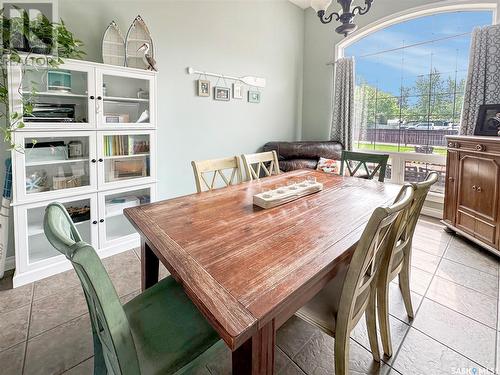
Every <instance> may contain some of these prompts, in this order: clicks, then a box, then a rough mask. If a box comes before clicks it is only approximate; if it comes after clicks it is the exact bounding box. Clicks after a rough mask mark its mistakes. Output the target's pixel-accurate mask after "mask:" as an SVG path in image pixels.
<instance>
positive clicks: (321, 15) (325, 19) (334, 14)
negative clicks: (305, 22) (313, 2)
mask: <svg viewBox="0 0 500 375" xmlns="http://www.w3.org/2000/svg"><path fill="white" fill-rule="evenodd" d="M318 17H319V19H320V21H321V23H324V24H327V23H330V22H332V19H333V17H335V21H338V20H340V14H338V13H337V12H332V13H331V14H330V15H329V16H328V17H325V11H324V10H320V11H319V12H318Z"/></svg>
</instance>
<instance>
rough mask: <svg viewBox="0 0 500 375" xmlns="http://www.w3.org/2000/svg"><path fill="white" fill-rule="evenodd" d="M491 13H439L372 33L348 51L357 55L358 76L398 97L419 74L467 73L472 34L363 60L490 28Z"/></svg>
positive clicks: (462, 74) (352, 54) (347, 50)
mask: <svg viewBox="0 0 500 375" xmlns="http://www.w3.org/2000/svg"><path fill="white" fill-rule="evenodd" d="M491 23H492V13H491V12H490V11H481V12H479V11H475V12H453V13H440V14H435V15H432V16H425V17H421V18H417V19H413V20H410V21H406V22H403V23H400V24H396V25H393V26H390V27H387V28H385V29H383V30H380V31H377V32H375V33H372V34H370V35H368V36H366V37H365V38H363V39H361V40H359V41H358V42H356V43H354V44H352V45H350V46H349V47H348V48H346V50H345V55H346V56H355V57H357V58H356V75H357V79H358V80H359V79H360V78H361V77H363V79H364V80H365V81H367V82H368V83H369V84H370V85H372V86H378V87H379V89H380V90H382V91H386V92H390V93H393V94H394V95H398V94H399V90H400V86H401V83H402V82H403V84H404V86H412V84H413V83H414V82H415V79H416V78H417V76H418V75H422V74H429V72H430V71H431V69H437V70H438V71H440V72H442V73H443V74H451V75H452V76H453V77H454V76H455V71H458V78H461V77H465V75H466V74H467V66H468V57H469V45H470V35H466V36H461V37H456V38H451V39H447V40H443V41H439V42H434V43H430V44H425V45H421V46H416V47H410V48H406V49H404V50H399V51H394V52H388V53H383V54H379V55H375V56H368V57H362V56H364V55H367V54H372V53H377V52H379V51H384V50H388V49H392V48H398V47H401V46H403V45H411V44H414V43H419V42H423V41H428V40H433V39H438V38H443V37H448V36H454V35H457V34H462V33H466V32H471V31H472V30H473V29H474V28H475V27H476V26H484V25H491Z"/></svg>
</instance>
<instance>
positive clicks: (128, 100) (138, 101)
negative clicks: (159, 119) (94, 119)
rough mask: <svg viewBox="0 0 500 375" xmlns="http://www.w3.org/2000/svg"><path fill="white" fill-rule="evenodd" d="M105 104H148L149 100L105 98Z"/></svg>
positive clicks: (117, 97)
mask: <svg viewBox="0 0 500 375" xmlns="http://www.w3.org/2000/svg"><path fill="white" fill-rule="evenodd" d="M104 101H105V102H131V103H147V102H149V99H140V98H124V97H119V96H105V97H104Z"/></svg>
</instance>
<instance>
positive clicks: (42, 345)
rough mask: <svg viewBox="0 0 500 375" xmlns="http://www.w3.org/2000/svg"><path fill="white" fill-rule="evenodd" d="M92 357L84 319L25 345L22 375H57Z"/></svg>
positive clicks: (88, 333)
mask: <svg viewBox="0 0 500 375" xmlns="http://www.w3.org/2000/svg"><path fill="white" fill-rule="evenodd" d="M92 355H93V347H92V330H91V327H90V320H89V317H88V315H84V316H82V317H80V318H77V319H75V320H72V321H71V322H67V323H65V324H63V325H60V326H58V327H56V328H54V329H51V330H50V331H46V332H44V333H42V334H41V335H38V336H36V337H35V338H33V339H31V340H29V341H28V347H27V350H26V363H25V375H31V374H44V375H52V374H60V373H62V372H63V371H65V370H67V369H70V368H72V367H74V366H75V365H77V364H79V363H80V362H82V361H84V360H86V359H87V358H90V357H91V356H92Z"/></svg>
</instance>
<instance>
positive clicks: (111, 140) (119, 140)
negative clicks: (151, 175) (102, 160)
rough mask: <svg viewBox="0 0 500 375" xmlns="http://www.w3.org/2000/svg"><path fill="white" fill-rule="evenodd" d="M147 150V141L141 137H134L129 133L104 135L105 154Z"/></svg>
mask: <svg viewBox="0 0 500 375" xmlns="http://www.w3.org/2000/svg"><path fill="white" fill-rule="evenodd" d="M148 152H149V141H147V140H145V139H144V138H143V137H140V138H138V139H135V138H134V136H131V135H113V136H106V137H104V153H105V155H106V156H121V155H136V154H144V153H148Z"/></svg>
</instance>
